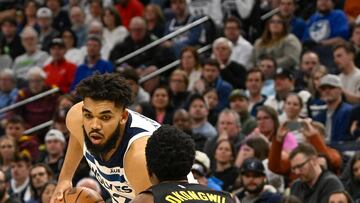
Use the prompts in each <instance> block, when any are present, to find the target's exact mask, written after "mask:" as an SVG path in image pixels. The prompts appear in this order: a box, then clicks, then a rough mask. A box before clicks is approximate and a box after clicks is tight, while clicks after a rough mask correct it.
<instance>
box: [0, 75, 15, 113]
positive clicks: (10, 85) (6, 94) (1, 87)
mask: <svg viewBox="0 0 360 203" xmlns="http://www.w3.org/2000/svg"><path fill="white" fill-rule="evenodd" d="M17 93H18V89H17V88H16V86H15V77H14V72H13V71H12V70H10V69H4V70H2V71H1V72H0V109H2V108H4V107H7V106H9V105H10V104H12V103H14V102H15V100H16V96H17ZM3 118H4V114H0V120H1V119H3Z"/></svg>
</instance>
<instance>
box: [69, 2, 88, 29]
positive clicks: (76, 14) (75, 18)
mask: <svg viewBox="0 0 360 203" xmlns="http://www.w3.org/2000/svg"><path fill="white" fill-rule="evenodd" d="M70 21H71V24H73V25H75V26H79V25H82V24H84V22H85V14H84V12H83V10H81V8H80V7H78V6H74V7H72V8H71V10H70Z"/></svg>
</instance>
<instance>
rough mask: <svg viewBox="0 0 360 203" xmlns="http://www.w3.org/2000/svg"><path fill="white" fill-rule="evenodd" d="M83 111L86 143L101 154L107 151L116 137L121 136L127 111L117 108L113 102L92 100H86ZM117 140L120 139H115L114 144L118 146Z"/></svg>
mask: <svg viewBox="0 0 360 203" xmlns="http://www.w3.org/2000/svg"><path fill="white" fill-rule="evenodd" d="M82 111H83V127H84V131H85V132H84V133H85V135H86V136H85V142H87V143H86V144H91V145H93V147H94V148H95V149H98V150H100V152H101V151H102V149H104V150H105V148H106V146H107V145H108V144H109V141H112V140H113V139H112V138H114V136H115V138H118V137H119V136H120V128H121V126H124V125H125V123H126V121H127V115H128V114H127V111H125V109H123V108H120V107H117V106H115V103H114V102H112V101H104V100H102V101H96V100H93V99H91V98H85V99H84V106H83V110H82ZM117 140H119V139H115V143H113V144H117V142H116V141H117ZM106 150H110V149H106Z"/></svg>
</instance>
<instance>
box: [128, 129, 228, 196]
mask: <svg viewBox="0 0 360 203" xmlns="http://www.w3.org/2000/svg"><path fill="white" fill-rule="evenodd" d="M145 156H146V161H147V170H148V173H149V176H150V181H151V183H152V184H153V186H151V187H150V188H149V189H147V190H145V191H143V192H141V193H140V194H139V195H138V196H137V197H135V199H133V201H132V202H131V203H202V202H217V203H231V202H233V200H232V198H231V196H230V194H228V193H225V192H221V191H215V190H212V189H210V188H208V187H206V186H203V185H200V184H192V183H188V181H187V179H186V175H187V174H188V173H189V172H190V170H191V167H192V165H193V163H194V158H195V143H194V141H193V140H192V138H191V137H190V136H189V135H187V134H186V133H184V132H182V131H180V130H178V129H176V128H175V127H172V126H169V125H163V126H161V127H160V128H158V129H157V130H156V131H155V132H154V133H153V135H152V136H151V137H150V138H149V140H148V143H147V145H146V149H145Z"/></svg>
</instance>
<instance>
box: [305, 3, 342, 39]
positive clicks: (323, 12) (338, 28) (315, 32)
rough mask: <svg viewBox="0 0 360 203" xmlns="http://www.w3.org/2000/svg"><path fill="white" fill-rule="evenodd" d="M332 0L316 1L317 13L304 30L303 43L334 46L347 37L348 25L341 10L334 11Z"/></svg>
mask: <svg viewBox="0 0 360 203" xmlns="http://www.w3.org/2000/svg"><path fill="white" fill-rule="evenodd" d="M333 1H334V0H317V2H316V3H317V4H316V7H317V12H316V13H315V14H313V15H312V16H311V17H310V18H309V20H308V22H307V26H306V29H305V33H304V37H303V41H308V40H312V41H315V42H318V43H321V44H322V45H334V44H336V43H338V42H339V41H340V42H341V41H342V40H341V38H343V39H347V38H348V37H349V24H348V21H347V18H346V15H345V13H344V12H343V11H341V10H335V9H334V2H333Z"/></svg>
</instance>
